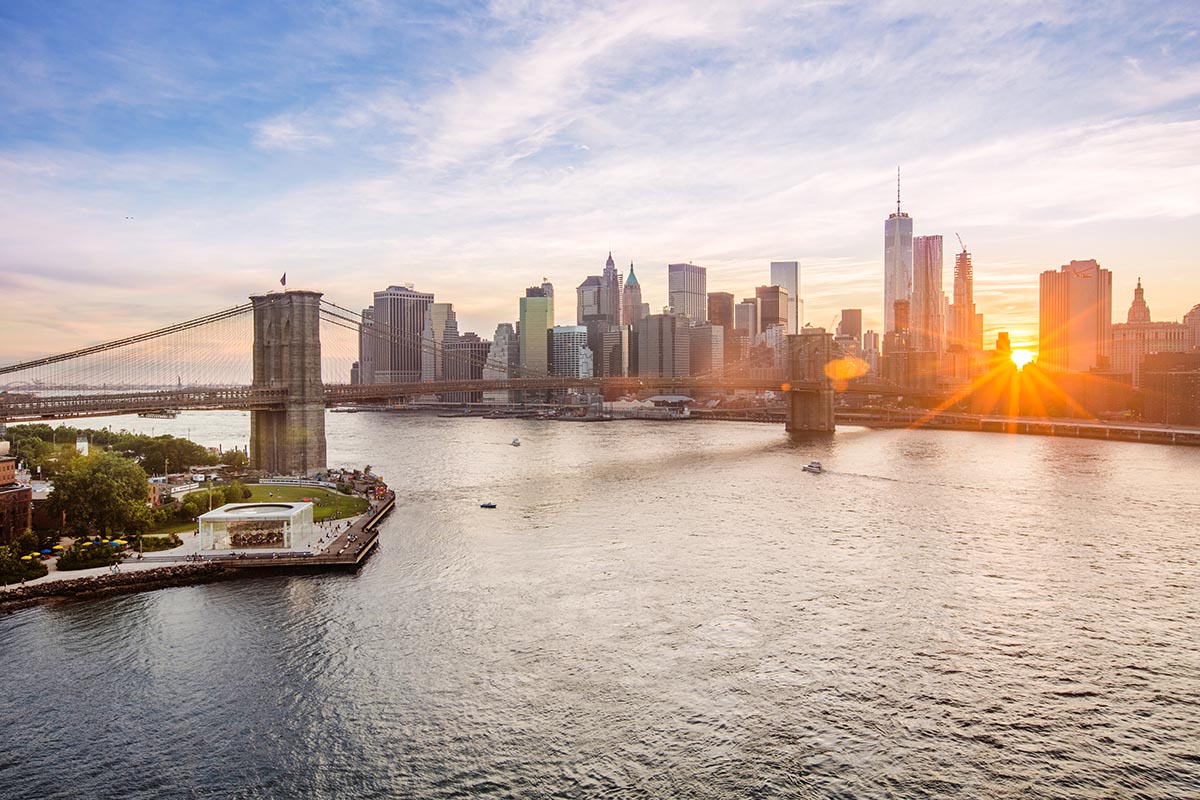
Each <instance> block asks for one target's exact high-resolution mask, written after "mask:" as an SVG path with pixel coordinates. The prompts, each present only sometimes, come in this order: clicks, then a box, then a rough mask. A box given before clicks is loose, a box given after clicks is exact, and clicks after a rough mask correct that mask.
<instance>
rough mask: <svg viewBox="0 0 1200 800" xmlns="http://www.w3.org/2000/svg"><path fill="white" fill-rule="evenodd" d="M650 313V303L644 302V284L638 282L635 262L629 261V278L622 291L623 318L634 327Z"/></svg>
mask: <svg viewBox="0 0 1200 800" xmlns="http://www.w3.org/2000/svg"><path fill="white" fill-rule="evenodd" d="M649 313H650V304H649V303H643V302H642V285H641V284H640V283H638V279H637V275H634V274H633V262H632V261H630V262H629V279H628V280H627V281H625V288H624V290H623V291H622V301H621V319H622V320H623V321H624V323H625V324H626V325H629V326H630V327H634V326H636V325H637V324H638V321H639V320H641V319H642V317H644V316H646V315H647V314H649Z"/></svg>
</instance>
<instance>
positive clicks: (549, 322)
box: [519, 283, 554, 375]
mask: <svg viewBox="0 0 1200 800" xmlns="http://www.w3.org/2000/svg"><path fill="white" fill-rule="evenodd" d="M547 287H549V288H547ZM520 310H521V320H520V336H519V341H520V352H521V371H522V372H523V373H524V374H526V375H546V374H548V373H549V372H550V354H549V344H548V336H549V333H548V331H549V330H550V329H551V328H553V327H554V287H553V286H551V285H550V284H549V283H543V284H542V285H541V286H531V287H529V288H528V289H526V290H525V296H524V297H522V298H521V302H520Z"/></svg>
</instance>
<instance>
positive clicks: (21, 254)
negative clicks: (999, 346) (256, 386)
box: [0, 0, 1200, 363]
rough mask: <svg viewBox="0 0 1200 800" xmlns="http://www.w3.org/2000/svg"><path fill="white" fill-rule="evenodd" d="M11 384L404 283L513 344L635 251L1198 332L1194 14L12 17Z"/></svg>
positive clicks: (535, 8) (4, 166)
mask: <svg viewBox="0 0 1200 800" xmlns="http://www.w3.org/2000/svg"><path fill="white" fill-rule="evenodd" d="M0 108H2V109H3V113H0V363H12V362H14V361H17V360H20V359H23V358H26V357H31V356H35V355H40V354H46V353H54V352H62V351H65V350H68V349H72V348H74V347H79V346H84V345H87V344H91V343H95V342H99V341H104V340H108V339H113V338H118V337H120V336H123V335H126V334H131V333H135V332H139V331H142V330H149V329H152V328H157V327H160V326H162V325H164V324H169V323H171V322H176V321H181V320H185V319H189V318H192V317H197V316H201V315H203V314H206V313H210V312H213V311H217V310H220V309H223V308H227V307H230V306H233V305H237V304H239V303H244V302H246V297H247V296H248V295H250V294H253V293H260V292H263V291H268V290H271V289H274V288H278V286H279V277H280V275H281V274H282V273H283V272H285V271H286V273H287V275H288V286H289V287H305V288H313V289H319V290H321V291H323V292H325V293H326V296H327V297H328V298H329V299H331V300H333V301H334V302H336V303H338V304H340V305H343V306H347V307H350V308H361V307H363V306H365V305H368V304H369V303H370V297H371V292H373V291H375V290H378V289H382V288H384V287H386V286H387V285H389V284H403V283H412V284H414V285H415V286H416V288H418V289H420V290H422V291H431V292H434V293H435V295H436V297H437V299H438V300H439V301H449V302H453V303H454V305H455V308H456V310H457V312H458V317H459V328H460V330H474V331H477V332H478V333H480V334H481V335H482V336H484V337H485V338H490V335H491V333H492V332H493V330H494V329H495V326H496V324H497V323H498V322H501V321H512V320H514V319H515V318H516V316H517V298H518V296H520V295H521V294H523V290H524V287H526V286H530V285H533V284H536V283H540V282H541V279H542V278H543V277H546V278H548V279H549V280H551V281H552V282H553V283H554V284H555V285H556V287H557V294H558V297H559V298H561V299H560V300H559V302H558V303H557V316H558V322H559V323H560V324H573V323H574V315H575V307H574V287H575V286H576V285H578V284H579V283H580V282H581V281H582V280H583V279H584V277H586V276H587V275H589V274H599V272H600V271H601V269H602V267H603V264H604V260H605V258H606V257H607V255H608V253H609V251H610V250H611V251H612V254H613V257H614V259H615V260H616V261H617V263H618V265H621V266H622V267H623V268H625V269H626V270H627V269H628V264H629V263H630V262H631V261H632V262H634V263H635V265H636V271H637V275H638V279H639V281H640V282H641V283H642V287H643V299H644V300H646V301H647V302H649V303H650V305H651V308H652V309H657V308H659V307H661V306H662V305H665V304H666V302H667V296H666V265H667V264H668V263H671V262H678V261H691V262H692V263H695V264H699V265H701V266H704V267H707V268H708V290H709V291H729V292H733V293H734V294H735V295H737V296H739V297H741V296H749V295H752V294H753V289H754V287H755V286H757V285H760V284H764V283H766V282H767V275H768V264H769V262H770V261H771V260H799V261H800V262H801V284H802V291H801V295H802V297H803V299H804V300H805V304H806V321H807V322H810V323H812V324H814V325H818V326H828V325H829V324H830V323H831V322H832V321H833V320H834V319H835V318H836V316H837V315H838V312H839V310H840V309H842V308H854V307H861V308H862V309H863V310H864V326H865V327H868V328H873V329H875V330H880V329H881V327H882V305H883V299H882V295H883V221H884V219H885V218H886V216H887V215H888V213H890V212H891V211H893V210H894V208H895V193H896V185H895V177H896V168H897V166H900V167H901V169H902V197H903V207H904V210H905V211H906V212H907V213H909V214H910V215H911V216H912V217H913V219H914V232H915V233H916V234H917V235H929V234H941V235H943V236H944V237H945V251H946V254H947V256H946V260H947V263H946V273H945V287H944V288H945V291H946V293H947V294H950V292H951V280H952V268H953V253H954V252H955V251H956V250H957V249H958V248H957V243H956V240H955V238H954V237H955V234H956V233H957V234H959V235H961V237H962V239H963V241H964V242H965V244H966V247H967V249H968V250H970V251H971V252H972V254H973V260H974V265H975V286H976V303H977V305H978V307H979V310H980V311H982V312H983V313H984V315H985V317H984V320H985V341H986V342H990V341H994V336H995V332H996V331H997V330H1009V331H1012V332H1013V338H1014V340H1015V341H1016V343H1017V344H1019V345H1020V344H1032V345H1036V331H1037V302H1038V298H1037V276H1038V273H1039V272H1041V271H1043V270H1046V269H1057V268H1058V267H1059V266H1060V265H1062V264H1065V263H1067V262H1068V261H1070V260H1071V259H1089V258H1095V259H1097V260H1098V261H1099V262H1100V263H1101V265H1102V266H1104V267H1106V268H1108V269H1110V270H1112V272H1113V274H1114V281H1113V296H1114V299H1113V310H1114V318H1115V321H1123V320H1124V314H1125V311H1126V309H1127V308H1128V304H1129V301H1130V300H1131V299H1132V294H1133V287H1134V284H1135V282H1136V280H1137V278H1138V277H1139V276H1140V277H1141V278H1142V279H1143V283H1144V285H1145V287H1146V299H1147V301H1148V302H1149V304H1150V308H1151V312H1152V314H1153V317H1154V319H1156V320H1158V319H1175V320H1178V319H1180V318H1181V317H1182V315H1183V314H1184V313H1185V312H1186V311H1188V310H1189V309H1190V308H1191V307H1192V306H1193V305H1195V304H1197V303H1200V264H1198V263H1197V253H1198V252H1200V12H1198V10H1197V7H1196V4H1195V2H1194V0H1181V1H1180V2H1170V1H1166V2H1163V1H1155V2H1127V3H1122V2H1104V3H1096V2H1083V1H1080V2H1037V3H1024V2H1019V0H1013V1H1012V2H1004V3H996V2H978V3H977V2H969V1H968V2H961V3H940V2H939V3H932V2H927V3H920V2H905V1H904V0H897V1H896V2H888V1H886V0H885V1H883V2H871V3H859V2H836V1H835V0H829V1H820V2H797V0H789V1H788V2H770V1H768V0H763V1H761V2H759V1H758V0H740V1H739V2H737V3H711V4H709V3H698V2H677V1H675V0H637V1H636V2H624V1H617V2H588V3H566V2H553V1H552V0H546V1H545V2H538V1H537V0H496V1H495V2H483V1H482V0H481V1H479V2H445V3H425V2H411V3H385V2H372V1H370V0H362V1H361V2H334V1H333V0H326V1H322V2H301V1H293V2H287V3H268V2H259V3H241V2H202V1H201V0H197V2H192V3H174V2H141V0H126V1H125V2H119V3H118V2H71V1H70V0H60V1H59V2H55V3H43V2H22V1H21V0H7V1H6V2H5V3H3V4H0Z"/></svg>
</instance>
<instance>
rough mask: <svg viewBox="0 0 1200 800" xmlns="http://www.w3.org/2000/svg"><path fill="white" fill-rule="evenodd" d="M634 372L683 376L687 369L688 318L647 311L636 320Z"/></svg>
mask: <svg viewBox="0 0 1200 800" xmlns="http://www.w3.org/2000/svg"><path fill="white" fill-rule="evenodd" d="M637 339H638V375H641V376H644V377H648V378H659V377H663V378H686V377H687V376H688V375H689V374H690V370H691V345H690V342H689V340H688V320H687V319H686V318H685V317H683V316H680V315H676V314H650V315H649V316H647V317H645V318H644V319H642V320H641V321H640V322H639V323H638V327H637Z"/></svg>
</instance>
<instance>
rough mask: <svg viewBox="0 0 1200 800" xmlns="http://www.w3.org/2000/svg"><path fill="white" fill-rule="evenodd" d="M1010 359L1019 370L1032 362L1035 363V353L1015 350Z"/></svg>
mask: <svg viewBox="0 0 1200 800" xmlns="http://www.w3.org/2000/svg"><path fill="white" fill-rule="evenodd" d="M1009 358H1011V359H1012V362H1013V363H1014V364H1016V365H1017V369H1022V368H1024V366H1025V365H1026V364H1028V363H1029V362H1030V361H1033V353H1031V352H1029V351H1028V350H1013V351H1012V354H1011V355H1010V356H1009Z"/></svg>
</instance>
